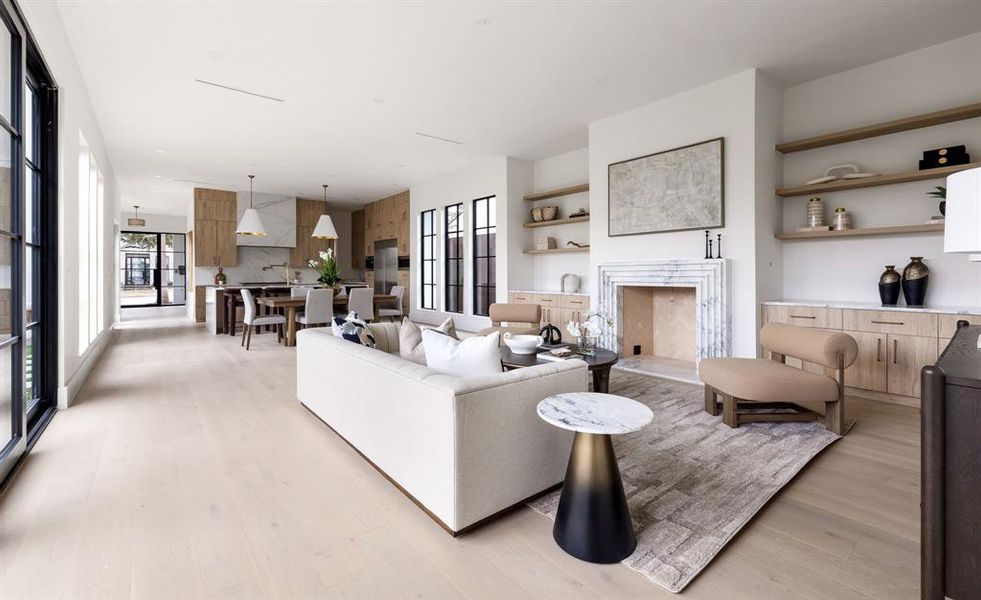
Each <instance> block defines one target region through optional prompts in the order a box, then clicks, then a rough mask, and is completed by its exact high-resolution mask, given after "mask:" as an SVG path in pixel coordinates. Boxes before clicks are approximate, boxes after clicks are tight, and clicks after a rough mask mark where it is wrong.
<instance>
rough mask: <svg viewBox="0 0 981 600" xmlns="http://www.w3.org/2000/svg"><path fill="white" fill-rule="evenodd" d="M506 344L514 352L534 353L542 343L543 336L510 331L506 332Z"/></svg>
mask: <svg viewBox="0 0 981 600" xmlns="http://www.w3.org/2000/svg"><path fill="white" fill-rule="evenodd" d="M504 345H505V346H507V347H508V348H510V349H511V352H513V353H514V354H534V353H535V350H537V349H538V347H539V346H541V345H542V338H541V336H537V335H514V334H512V333H510V332H508V333H505V334H504Z"/></svg>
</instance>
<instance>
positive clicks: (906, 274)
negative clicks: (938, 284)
mask: <svg viewBox="0 0 981 600" xmlns="http://www.w3.org/2000/svg"><path fill="white" fill-rule="evenodd" d="M909 260H910V263H909V264H908V265H906V268H904V269H903V297H904V298H905V299H906V305H907V306H923V304H924V301H925V300H926V293H927V286H928V285H929V284H930V269H929V268H927V266H926V265H925V264H923V257H922V256H911V257H909Z"/></svg>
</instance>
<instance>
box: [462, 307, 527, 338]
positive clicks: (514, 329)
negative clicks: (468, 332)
mask: <svg viewBox="0 0 981 600" xmlns="http://www.w3.org/2000/svg"><path fill="white" fill-rule="evenodd" d="M488 313H489V314H490V320H491V326H490V327H487V328H486V329H482V330H480V331H479V332H478V334H479V335H488V334H491V333H494V332H495V331H500V332H501V335H504V333H506V332H510V333H511V334H513V335H521V334H528V335H538V324H539V322H540V321H541V320H542V307H541V306H539V305H537V304H491V305H490V310H489V311H488ZM503 323H507V326H504V325H503Z"/></svg>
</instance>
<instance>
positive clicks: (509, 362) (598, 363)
mask: <svg viewBox="0 0 981 600" xmlns="http://www.w3.org/2000/svg"><path fill="white" fill-rule="evenodd" d="M565 345H566V346H567V347H569V348H574V347H573V346H572V345H571V344H565ZM573 358H579V359H582V360H584V361H586V365H587V366H588V367H589V372H590V373H592V374H593V391H594V392H597V393H600V394H607V393H609V391H610V369H611V368H612V367H613V365H615V364H616V363H617V361H618V360H620V356H619V355H618V354H617V353H616V352H613V351H610V350H605V349H603V348H597V349H596V356H582V355H578V354H577V355H575V356H574V357H573ZM548 362H549V361H547V360H542V359H541V358H539V357H538V354H515V353H513V352H511V349H510V348H508V347H507V346H501V365H503V366H504V368H505V369H506V370H508V371H510V370H511V369H520V368H522V367H533V366H535V365H544V364H548Z"/></svg>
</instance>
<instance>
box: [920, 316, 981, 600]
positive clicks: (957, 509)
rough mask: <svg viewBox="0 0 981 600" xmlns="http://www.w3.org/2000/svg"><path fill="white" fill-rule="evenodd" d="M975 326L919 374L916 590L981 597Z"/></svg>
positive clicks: (980, 424) (980, 377) (961, 598)
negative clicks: (919, 437)
mask: <svg viewBox="0 0 981 600" xmlns="http://www.w3.org/2000/svg"><path fill="white" fill-rule="evenodd" d="M979 335H981V326H968V325H967V321H961V322H959V323H958V329H957V333H956V334H955V335H954V338H953V339H952V340H951V342H950V344H949V345H948V346H947V349H946V350H944V352H943V354H942V355H941V356H940V359H939V360H938V361H937V364H935V365H932V366H928V367H924V368H923V372H922V375H921V376H922V390H923V394H922V402H923V405H922V406H923V408H922V413H921V417H922V428H921V430H920V435H921V445H920V451H921V453H922V454H921V486H920V494H921V497H922V499H921V503H920V511H921V514H920V527H921V536H920V553H921V557H920V559H921V562H920V579H921V581H920V593H921V597H922V598H923V600H943V599H944V597H947V598H951V599H952V600H978V599H981V349H979V348H978V336H979Z"/></svg>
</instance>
